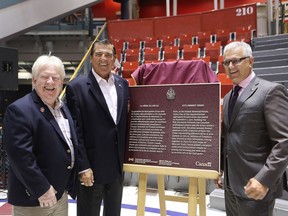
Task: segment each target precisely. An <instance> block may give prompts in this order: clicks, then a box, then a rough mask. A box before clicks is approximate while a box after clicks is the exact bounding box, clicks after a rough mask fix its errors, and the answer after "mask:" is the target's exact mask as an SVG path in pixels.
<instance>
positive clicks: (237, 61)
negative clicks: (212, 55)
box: [222, 56, 250, 67]
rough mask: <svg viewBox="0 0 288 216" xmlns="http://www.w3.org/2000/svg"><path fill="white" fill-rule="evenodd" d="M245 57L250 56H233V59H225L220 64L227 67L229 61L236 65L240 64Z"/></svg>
mask: <svg viewBox="0 0 288 216" xmlns="http://www.w3.org/2000/svg"><path fill="white" fill-rule="evenodd" d="M246 58H250V56H245V57H242V58H234V59H230V60H225V61H223V62H222V65H223V66H225V67H228V66H229V65H230V62H231V63H232V64H233V65H237V64H240V63H241V62H242V61H243V60H244V59H246Z"/></svg>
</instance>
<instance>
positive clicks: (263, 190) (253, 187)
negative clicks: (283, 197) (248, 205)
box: [244, 178, 269, 200]
mask: <svg viewBox="0 0 288 216" xmlns="http://www.w3.org/2000/svg"><path fill="white" fill-rule="evenodd" d="M244 190H245V194H246V195H247V197H249V198H251V199H255V200H262V199H263V198H264V197H265V196H266V194H267V193H268V191H269V188H268V187H266V186H265V185H262V184H261V183H260V182H259V181H257V180H256V179H255V178H251V179H250V180H249V181H248V183H247V184H246V186H245V187H244Z"/></svg>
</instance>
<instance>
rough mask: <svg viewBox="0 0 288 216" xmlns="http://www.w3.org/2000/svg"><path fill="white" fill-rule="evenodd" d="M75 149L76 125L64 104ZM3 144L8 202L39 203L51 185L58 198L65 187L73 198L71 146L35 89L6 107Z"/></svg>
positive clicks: (73, 181) (24, 204) (21, 203)
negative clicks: (6, 167)
mask: <svg viewBox="0 0 288 216" xmlns="http://www.w3.org/2000/svg"><path fill="white" fill-rule="evenodd" d="M61 111H62V113H63V115H64V116H65V118H67V119H68V121H69V124H70V132H71V139H72V142H73V145H74V150H75V152H77V137H76V128H75V126H74V122H73V119H72V116H71V114H70V112H69V110H68V108H67V107H66V105H65V104H64V106H63V107H62V108H61ZM3 146H4V149H5V150H6V152H7V155H8V160H9V165H10V169H9V175H8V202H9V203H10V204H13V205H18V206H39V202H38V198H39V197H40V196H41V195H43V194H44V193H45V192H46V191H47V190H48V189H49V188H50V185H52V186H53V187H54V188H55V190H56V191H57V194H56V197H57V199H60V198H61V196H62V194H63V192H64V191H65V190H68V191H69V192H70V195H71V196H72V197H74V198H75V194H76V188H75V187H74V185H77V184H75V181H76V180H77V178H76V177H77V176H76V170H75V168H76V167H77V155H75V157H76V158H75V159H76V164H75V165H74V168H73V169H71V166H70V165H71V155H70V149H69V146H68V144H67V143H66V140H65V138H64V136H63V134H62V132H61V129H60V127H59V126H58V124H57V122H56V120H55V118H54V117H53V115H52V113H51V112H50V110H49V108H48V107H47V106H46V105H45V104H44V103H43V102H42V100H41V99H40V98H39V97H38V95H37V93H36V91H35V90H33V91H32V92H31V93H29V94H28V95H26V96H24V97H23V98H20V99H19V100H17V101H15V102H14V103H12V104H11V105H9V106H8V108H7V110H6V112H5V114H4V122H3Z"/></svg>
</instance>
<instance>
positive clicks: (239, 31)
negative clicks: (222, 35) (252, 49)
mask: <svg viewBox="0 0 288 216" xmlns="http://www.w3.org/2000/svg"><path fill="white" fill-rule="evenodd" d="M235 34H236V40H238V41H245V42H246V43H249V44H251V40H252V39H253V38H254V35H255V34H256V30H255V29H251V27H250V26H247V27H245V26H237V27H236V33H235Z"/></svg>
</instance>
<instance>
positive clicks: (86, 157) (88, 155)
mask: <svg viewBox="0 0 288 216" xmlns="http://www.w3.org/2000/svg"><path fill="white" fill-rule="evenodd" d="M92 73H93V72H92V71H90V72H89V74H88V75H83V76H80V77H78V78H76V79H74V80H72V81H71V82H70V83H68V84H67V85H66V101H67V105H68V107H69V109H70V111H71V113H72V115H73V118H74V119H75V120H76V122H77V135H78V142H79V166H80V168H79V170H80V171H83V170H86V169H88V168H91V169H92V170H93V173H94V181H95V183H97V184H106V183H111V182H113V181H114V180H115V178H116V177H117V176H119V174H121V175H122V172H123V162H124V152H125V144H126V129H127V115H128V101H129V86H128V82H127V81H126V80H125V79H123V78H121V77H119V76H117V75H115V74H113V76H114V78H115V87H116V92H117V97H118V102H117V122H116V123H115V122H114V120H113V118H112V116H111V114H110V112H109V109H108V106H107V104H106V101H105V98H104V95H103V94H102V91H101V89H100V86H99V84H98V82H97V80H96V78H95V76H94V75H93V74H92Z"/></svg>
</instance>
